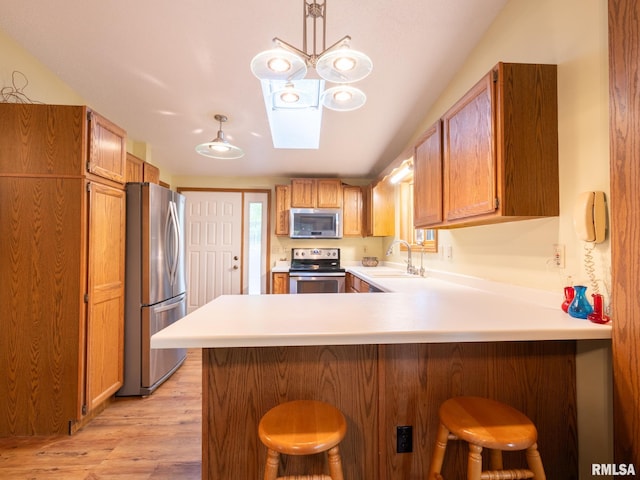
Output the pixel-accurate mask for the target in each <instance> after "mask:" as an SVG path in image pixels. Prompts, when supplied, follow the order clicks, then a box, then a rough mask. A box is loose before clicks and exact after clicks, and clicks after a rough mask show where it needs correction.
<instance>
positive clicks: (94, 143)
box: [87, 111, 127, 183]
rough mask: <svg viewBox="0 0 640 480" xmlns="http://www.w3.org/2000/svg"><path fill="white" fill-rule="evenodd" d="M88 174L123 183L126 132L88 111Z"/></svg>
mask: <svg viewBox="0 0 640 480" xmlns="http://www.w3.org/2000/svg"><path fill="white" fill-rule="evenodd" d="M88 117H89V164H88V168H87V169H88V170H89V172H90V173H93V174H95V175H99V176H101V177H103V178H108V179H109V180H113V181H115V182H119V183H125V176H126V152H127V148H126V135H127V134H126V132H125V131H124V130H122V129H121V128H120V127H118V126H117V125H115V124H114V123H112V122H110V121H109V120H107V119H106V118H104V117H102V116H100V115H98V114H97V113H96V112H92V111H89V113H88Z"/></svg>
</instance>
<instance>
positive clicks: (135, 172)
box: [126, 153, 160, 184]
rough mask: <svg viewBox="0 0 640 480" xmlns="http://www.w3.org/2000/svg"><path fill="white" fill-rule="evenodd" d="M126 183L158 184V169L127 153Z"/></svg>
mask: <svg viewBox="0 0 640 480" xmlns="http://www.w3.org/2000/svg"><path fill="white" fill-rule="evenodd" d="M126 172H127V175H126V181H127V182H149V183H157V184H160V169H159V168H158V167H156V166H155V165H151V164H150V163H149V162H145V161H144V160H142V159H141V158H138V157H136V156H135V155H133V154H131V153H127V167H126Z"/></svg>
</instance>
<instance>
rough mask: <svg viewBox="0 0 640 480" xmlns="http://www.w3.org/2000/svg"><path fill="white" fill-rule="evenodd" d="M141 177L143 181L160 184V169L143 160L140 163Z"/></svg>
mask: <svg viewBox="0 0 640 480" xmlns="http://www.w3.org/2000/svg"><path fill="white" fill-rule="evenodd" d="M142 178H143V179H144V181H145V182H149V183H156V184H158V185H160V169H159V168H158V167H156V166H155V165H151V164H150V163H148V162H144V164H143V165H142Z"/></svg>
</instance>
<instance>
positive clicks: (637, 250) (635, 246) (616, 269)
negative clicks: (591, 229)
mask: <svg viewBox="0 0 640 480" xmlns="http://www.w3.org/2000/svg"><path fill="white" fill-rule="evenodd" d="M639 58H640V4H639V3H638V2H637V1H635V0H633V1H632V0H609V92H610V93H609V96H610V102H609V105H610V116H609V118H610V138H611V202H610V205H611V225H610V229H609V231H610V232H611V263H612V280H613V281H612V294H611V306H612V312H613V337H612V341H613V383H614V392H613V395H614V411H613V413H614V460H615V462H616V463H625V464H628V463H632V464H634V465H635V467H636V471H637V469H638V468H639V467H640V372H639V371H638V369H639V366H640V295H639V294H638V292H640V262H638V257H639V256H640V147H639V144H640V84H638V78H639V77H640V62H639V60H638V59H639Z"/></svg>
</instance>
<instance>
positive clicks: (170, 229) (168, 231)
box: [165, 202, 180, 285]
mask: <svg viewBox="0 0 640 480" xmlns="http://www.w3.org/2000/svg"><path fill="white" fill-rule="evenodd" d="M176 210H177V209H176V204H175V202H169V212H168V215H167V222H166V224H165V244H166V245H172V246H173V248H172V249H171V251H169V249H168V248H167V249H166V250H165V262H166V264H167V269H168V270H169V283H170V284H171V285H174V284H175V283H176V275H177V272H178V268H177V267H178V260H179V253H180V247H179V241H180V238H179V230H178V219H177V211H176ZM171 236H172V237H173V239H171V238H170V237H171ZM171 240H173V241H171ZM169 255H171V258H169Z"/></svg>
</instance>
